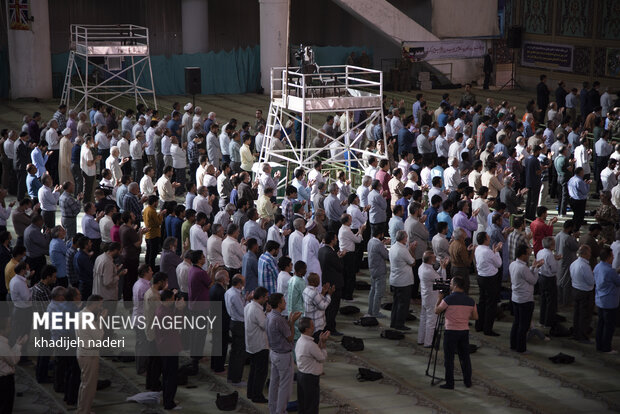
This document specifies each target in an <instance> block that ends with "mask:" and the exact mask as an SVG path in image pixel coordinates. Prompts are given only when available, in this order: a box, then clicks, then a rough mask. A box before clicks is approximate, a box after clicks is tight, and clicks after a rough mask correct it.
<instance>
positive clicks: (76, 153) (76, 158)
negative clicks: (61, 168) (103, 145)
mask: <svg viewBox="0 0 620 414" xmlns="http://www.w3.org/2000/svg"><path fill="white" fill-rule="evenodd" d="M81 150H82V147H80V146H79V145H74V146H73V148H71V164H77V165H80V151H81Z"/></svg>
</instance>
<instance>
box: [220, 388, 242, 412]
mask: <svg viewBox="0 0 620 414" xmlns="http://www.w3.org/2000/svg"><path fill="white" fill-rule="evenodd" d="M238 402H239V393H238V392H237V391H235V392H233V393H232V394H220V393H219V392H218V393H217V398H216V399H215V406H216V407H217V408H218V409H219V410H220V411H234V410H236V409H237V403H238Z"/></svg>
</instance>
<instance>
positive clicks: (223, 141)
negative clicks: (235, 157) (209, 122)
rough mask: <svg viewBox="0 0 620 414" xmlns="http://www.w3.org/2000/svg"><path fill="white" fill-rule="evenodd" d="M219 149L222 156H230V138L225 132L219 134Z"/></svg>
mask: <svg viewBox="0 0 620 414" xmlns="http://www.w3.org/2000/svg"><path fill="white" fill-rule="evenodd" d="M219 139H220V147H221V148H222V155H230V151H229V148H228V147H229V146H230V137H229V136H228V134H227V133H226V131H222V133H221V134H220V137H219Z"/></svg>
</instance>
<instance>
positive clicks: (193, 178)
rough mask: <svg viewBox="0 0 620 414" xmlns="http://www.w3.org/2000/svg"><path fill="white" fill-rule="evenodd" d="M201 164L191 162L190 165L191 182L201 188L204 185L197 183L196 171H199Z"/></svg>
mask: <svg viewBox="0 0 620 414" xmlns="http://www.w3.org/2000/svg"><path fill="white" fill-rule="evenodd" d="M199 165H200V164H198V163H197V162H190V163H189V180H190V181H191V182H192V183H194V184H196V186H197V187H200V186H201V185H202V184H200V183H196V170H197V169H198V166H199ZM187 208H191V206H188V207H187Z"/></svg>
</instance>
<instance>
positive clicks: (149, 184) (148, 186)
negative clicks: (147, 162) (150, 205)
mask: <svg viewBox="0 0 620 414" xmlns="http://www.w3.org/2000/svg"><path fill="white" fill-rule="evenodd" d="M140 192H141V193H142V195H143V196H152V195H155V185H154V184H153V179H152V178H151V177H149V176H148V175H143V176H142V178H141V179H140Z"/></svg>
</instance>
